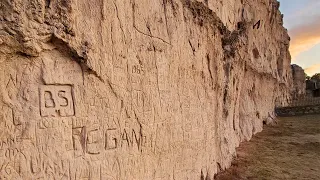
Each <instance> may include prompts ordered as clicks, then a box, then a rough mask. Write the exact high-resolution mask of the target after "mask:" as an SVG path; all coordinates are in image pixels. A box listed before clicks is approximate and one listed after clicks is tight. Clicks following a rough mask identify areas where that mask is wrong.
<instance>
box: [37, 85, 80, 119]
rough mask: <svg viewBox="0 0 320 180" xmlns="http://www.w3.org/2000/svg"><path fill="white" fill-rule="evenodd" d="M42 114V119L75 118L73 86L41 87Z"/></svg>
mask: <svg viewBox="0 0 320 180" xmlns="http://www.w3.org/2000/svg"><path fill="white" fill-rule="evenodd" d="M40 114H41V116H42V117H68V116H74V115H75V110H74V104H73V91H72V86H71V85H43V86H41V87H40Z"/></svg>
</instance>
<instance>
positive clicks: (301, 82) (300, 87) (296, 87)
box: [291, 64, 306, 98]
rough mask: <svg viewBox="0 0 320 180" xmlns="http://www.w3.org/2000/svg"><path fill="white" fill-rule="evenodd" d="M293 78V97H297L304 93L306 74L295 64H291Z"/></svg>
mask: <svg viewBox="0 0 320 180" xmlns="http://www.w3.org/2000/svg"><path fill="white" fill-rule="evenodd" d="M291 69H292V78H293V97H294V98H299V97H303V96H305V95H306V76H305V73H304V70H303V69H302V68H301V67H300V66H298V65H296V64H293V65H291Z"/></svg>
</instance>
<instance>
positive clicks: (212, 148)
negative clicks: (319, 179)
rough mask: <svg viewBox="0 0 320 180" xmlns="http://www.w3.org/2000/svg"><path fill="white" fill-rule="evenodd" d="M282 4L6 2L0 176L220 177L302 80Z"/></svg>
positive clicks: (0, 50) (0, 5)
mask: <svg viewBox="0 0 320 180" xmlns="http://www.w3.org/2000/svg"><path fill="white" fill-rule="evenodd" d="M278 8H279V3H278V2H277V1H276V0H260V1H255V0H245V1H243V0H223V1H221V0H204V1H202V0H201V1H200V0H199V1H196V0H163V1H156V0H153V1H150V0H130V1H123V0H90V1H88V0H77V1H75V0H28V1H24V0H13V1H7V0H3V1H1V2H0V19H1V23H0V61H1V62H0V72H1V74H0V80H1V84H0V85H1V86H0V90H1V93H0V108H1V111H0V117H1V118H0V129H1V131H0V179H166V180H167V179H213V177H214V174H215V173H217V172H218V171H221V170H223V169H225V168H227V167H229V166H230V165H231V160H232V157H233V156H234V155H235V148H236V147H237V146H238V145H239V143H240V142H241V141H245V140H249V139H250V138H251V137H252V135H253V134H255V133H257V132H259V131H261V130H262V127H263V121H264V120H265V119H266V118H268V117H269V114H270V113H271V114H272V113H273V111H274V104H275V101H276V100H278V101H286V100H287V99H288V98H289V97H290V92H289V91H290V89H291V88H292V87H291V86H292V85H291V84H292V73H291V68H290V54H289V52H288V46H289V36H288V35H287V31H286V29H284V28H283V26H282V15H281V13H280V12H279V10H278Z"/></svg>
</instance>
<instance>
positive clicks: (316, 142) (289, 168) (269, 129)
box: [216, 115, 320, 180]
mask: <svg viewBox="0 0 320 180" xmlns="http://www.w3.org/2000/svg"><path fill="white" fill-rule="evenodd" d="M277 122H278V123H277V124H276V125H274V126H266V127H265V128H264V131H263V132H261V133H258V134H257V135H255V136H254V137H253V138H252V140H251V141H249V142H244V143H242V144H241V145H240V147H239V148H238V149H237V154H238V155H237V158H236V159H235V160H234V162H233V163H232V167H231V168H229V169H228V170H227V171H225V172H222V173H220V174H218V175H217V177H216V179H219V180H233V179H234V180H238V179H259V180H260V179H261V180H263V179H266V180H275V179H290V180H291V179H297V180H304V179H305V180H312V179H314V180H320V115H309V116H300V117H286V118H278V120H277Z"/></svg>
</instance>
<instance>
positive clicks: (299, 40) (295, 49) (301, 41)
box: [289, 16, 320, 60]
mask: <svg viewBox="0 0 320 180" xmlns="http://www.w3.org/2000/svg"><path fill="white" fill-rule="evenodd" d="M315 19H320V16H319V17H317V18H315ZM289 34H290V36H291V45H290V52H291V56H292V59H293V60H295V58H296V57H297V56H298V55H299V54H300V53H302V52H304V51H307V50H309V49H310V48H312V47H313V46H315V45H317V44H318V43H320V21H319V20H315V21H311V22H309V23H307V24H303V25H301V26H298V27H295V28H293V29H292V30H290V31H289Z"/></svg>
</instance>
